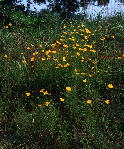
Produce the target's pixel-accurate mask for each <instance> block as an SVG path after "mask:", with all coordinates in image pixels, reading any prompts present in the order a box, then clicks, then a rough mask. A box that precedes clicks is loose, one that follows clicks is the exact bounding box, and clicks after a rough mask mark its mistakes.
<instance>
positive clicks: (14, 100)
mask: <svg viewBox="0 0 124 149" xmlns="http://www.w3.org/2000/svg"><path fill="white" fill-rule="evenodd" d="M12 16H13V18H12V22H9V24H8V25H5V24H3V23H4V22H1V23H0V24H1V27H0V37H1V38H0V47H1V49H0V82H1V83H0V92H1V94H0V126H1V127H0V135H1V136H0V137H1V138H2V139H1V141H0V147H1V148H3V149H7V148H10V149H17V148H20V149H21V148H27V149H30V148H31V149H33V148H35V149H49V148H50V149H58V148H60V149H79V148H81V149H97V148H98V149H99V148H100V149H108V148H110V149H121V148H122V146H123V141H124V140H123V130H122V123H123V116H124V115H123V111H122V109H123V107H124V106H123V94H122V92H123V90H124V84H123V76H124V70H123V68H124V54H123V47H124V45H123V43H124V35H123V33H124V26H123V25H124V18H123V16H122V15H118V16H115V17H112V18H109V19H105V20H101V19H99V18H98V19H97V18H96V19H95V20H92V21H90V20H87V19H81V18H79V17H77V18H76V19H66V20H61V18H60V17H59V16H58V15H57V14H56V15H54V14H50V13H45V14H44V15H41V16H39V17H36V16H30V17H29V16H26V15H25V14H23V13H21V12H13V13H12Z"/></svg>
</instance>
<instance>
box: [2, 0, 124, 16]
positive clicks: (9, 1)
mask: <svg viewBox="0 0 124 149" xmlns="http://www.w3.org/2000/svg"><path fill="white" fill-rule="evenodd" d="M21 1H22V0H1V1H0V18H1V19H2V18H4V19H5V18H6V19H9V17H10V14H11V10H16V11H21V12H23V13H27V14H28V13H29V12H30V11H29V9H30V5H31V1H30V0H26V2H27V8H26V9H25V6H24V5H22V4H20V5H17V2H21ZM47 1H48V2H49V6H48V10H49V11H50V12H57V13H59V14H61V16H64V17H67V16H71V15H72V14H73V13H74V12H76V11H77V10H78V9H79V8H80V7H87V5H88V4H89V3H90V2H95V1H97V2H98V5H107V4H108V3H109V0H80V1H79V0H33V2H35V3H37V4H43V3H44V4H45V3H46V2H47ZM120 2H122V3H123V2H124V1H123V0H120ZM7 17H8V18H7Z"/></svg>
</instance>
